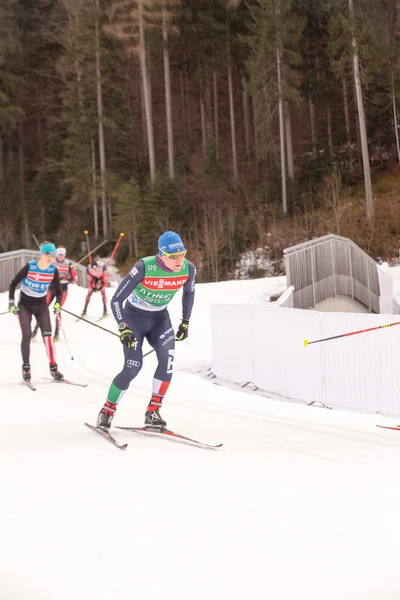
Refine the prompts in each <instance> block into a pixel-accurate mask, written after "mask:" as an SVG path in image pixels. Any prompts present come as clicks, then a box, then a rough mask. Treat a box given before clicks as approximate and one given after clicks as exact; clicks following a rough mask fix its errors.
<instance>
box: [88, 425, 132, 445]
mask: <svg viewBox="0 0 400 600" xmlns="http://www.w3.org/2000/svg"><path fill="white" fill-rule="evenodd" d="M85 425H86V426H87V427H89V429H92V430H93V431H95V432H96V433H99V434H100V435H101V436H103V438H105V439H106V440H108V441H109V442H111V443H112V444H114V446H116V447H117V448H119V449H120V450H125V449H126V448H127V447H128V444H119V443H118V442H117V440H116V439H114V438H113V436H112V435H111V434H110V433H108V431H104V430H103V429H99V428H98V427H95V426H94V425H90V424H89V423H86V421H85Z"/></svg>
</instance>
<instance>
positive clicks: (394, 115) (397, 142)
mask: <svg viewBox="0 0 400 600" xmlns="http://www.w3.org/2000/svg"><path fill="white" fill-rule="evenodd" d="M392 99H393V120H394V134H395V136H396V149H397V160H398V161H399V163H400V145H399V130H398V125H397V107H396V93H395V89H394V80H393V77H392Z"/></svg>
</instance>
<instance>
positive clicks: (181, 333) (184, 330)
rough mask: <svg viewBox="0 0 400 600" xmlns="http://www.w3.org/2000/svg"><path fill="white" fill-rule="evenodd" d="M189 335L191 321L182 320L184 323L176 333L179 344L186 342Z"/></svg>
mask: <svg viewBox="0 0 400 600" xmlns="http://www.w3.org/2000/svg"><path fill="white" fill-rule="evenodd" d="M188 335H189V319H182V323H181V324H180V325H179V327H178V331H177V332H176V340H177V341H178V342H182V341H183V340H186V338H187V336H188Z"/></svg>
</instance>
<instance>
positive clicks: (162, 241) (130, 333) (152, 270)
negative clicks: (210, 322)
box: [97, 231, 196, 431]
mask: <svg viewBox="0 0 400 600" xmlns="http://www.w3.org/2000/svg"><path fill="white" fill-rule="evenodd" d="M185 255H186V250H185V247H184V245H183V242H182V240H181V238H180V236H179V235H178V234H177V233H174V232H173V231H167V232H165V233H163V235H162V236H161V237H160V238H159V240H158V253H157V254H156V255H155V256H147V257H146V258H142V259H140V260H138V261H137V262H136V263H135V264H134V265H133V267H132V268H131V270H130V271H129V274H128V275H127V276H126V277H125V279H123V280H122V281H121V283H120V285H119V286H118V288H117V291H116V292H115V294H114V296H113V298H112V300H111V309H112V312H113V315H114V317H115V319H116V321H117V323H118V330H119V335H120V339H121V342H122V344H123V346H124V357H125V362H124V366H123V369H122V371H121V372H120V373H118V375H117V376H116V377H115V378H114V380H113V382H112V383H111V386H110V389H109V391H108V396H107V401H106V403H105V404H104V406H103V408H102V409H101V411H100V413H99V416H98V419H97V426H98V427H100V428H102V429H104V430H105V431H108V429H109V428H110V427H111V421H112V418H113V416H114V414H115V411H116V408H117V404H118V402H119V400H120V399H121V397H122V395H123V394H124V392H125V391H126V390H127V389H128V388H129V385H130V383H131V381H132V380H133V379H134V378H135V377H136V376H137V375H138V373H139V371H140V369H141V368H142V359H143V352H142V344H143V340H144V339H145V338H146V340H147V341H148V343H149V344H150V346H151V347H152V348H154V350H155V351H156V354H157V359H158V365H157V369H156V371H155V373H154V378H153V386H152V396H151V400H150V402H149V404H148V406H147V409H146V414H145V421H144V422H145V426H146V427H148V428H150V429H152V428H154V429H158V430H164V429H165V428H166V427H167V423H166V421H164V419H163V418H162V417H161V415H160V408H161V405H162V401H163V398H164V396H165V394H166V392H167V390H168V386H169V384H170V382H171V378H172V370H173V362H174V353H175V339H176V340H178V341H181V340H184V339H186V338H187V337H188V333H189V319H190V315H191V312H192V307H193V303H194V285H195V276H196V268H195V266H194V264H193V263H191V262H189V261H188V260H186V259H185ZM181 288H183V297H182V322H181V324H180V325H179V327H178V331H177V334H176V336H175V334H174V331H173V328H172V325H171V320H170V317H169V314H168V310H167V306H168V304H169V303H170V302H171V300H172V298H173V297H174V296H175V294H176V292H177V291H178V290H179V289H181ZM125 300H126V303H125V305H123V303H124V301H125Z"/></svg>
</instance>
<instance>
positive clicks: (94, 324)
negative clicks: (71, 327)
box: [61, 308, 154, 358]
mask: <svg viewBox="0 0 400 600" xmlns="http://www.w3.org/2000/svg"><path fill="white" fill-rule="evenodd" d="M61 310H62V311H63V312H65V313H68V314H69V315H71V316H73V317H76V318H77V319H80V320H81V321H85V323H89V325H93V327H97V329H102V330H103V331H107V333H111V335H115V336H116V337H117V338H119V335H118V333H115V332H114V331H110V330H109V329H107V328H106V327H102V326H101V325H97V323H92V321H89V320H88V319H85V318H84V317H80V316H79V315H76V314H75V313H73V312H70V311H69V310H66V309H65V308H61ZM152 352H154V348H152V350H149V352H146V354H143V358H145V357H146V356H148V355H149V354H151V353H152Z"/></svg>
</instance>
